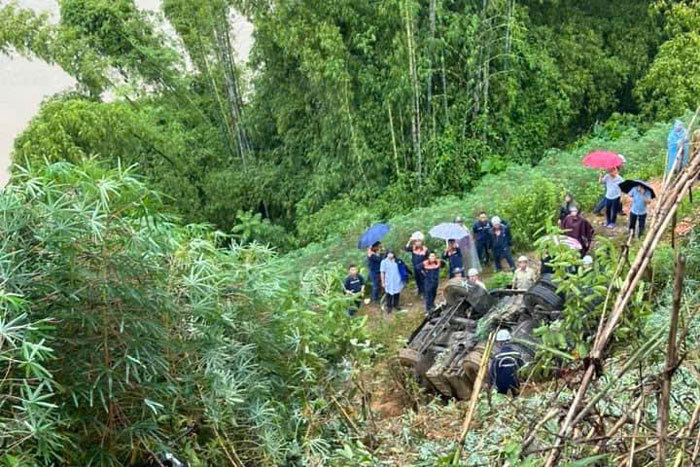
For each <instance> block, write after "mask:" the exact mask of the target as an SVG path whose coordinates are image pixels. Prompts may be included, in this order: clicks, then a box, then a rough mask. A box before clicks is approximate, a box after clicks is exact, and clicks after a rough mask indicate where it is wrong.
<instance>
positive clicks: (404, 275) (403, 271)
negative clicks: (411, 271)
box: [398, 261, 408, 282]
mask: <svg viewBox="0 0 700 467" xmlns="http://www.w3.org/2000/svg"><path fill="white" fill-rule="evenodd" d="M398 266H399V276H400V277H401V282H408V268H407V267H406V264H405V263H404V262H403V261H399V264H398Z"/></svg>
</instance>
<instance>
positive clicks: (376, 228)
mask: <svg viewBox="0 0 700 467" xmlns="http://www.w3.org/2000/svg"><path fill="white" fill-rule="evenodd" d="M388 233H389V224H374V225H373V226H372V227H370V228H369V229H367V232H365V233H364V234H362V236H361V237H360V240H358V242H357V248H359V249H360V250H364V249H365V248H369V247H371V246H372V245H374V244H375V243H377V242H378V241H379V240H381V239H382V237H384V235H386V234H388Z"/></svg>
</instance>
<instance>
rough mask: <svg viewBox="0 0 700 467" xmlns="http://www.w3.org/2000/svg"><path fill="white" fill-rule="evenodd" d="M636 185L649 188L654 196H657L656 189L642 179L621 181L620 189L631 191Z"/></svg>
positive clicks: (626, 191)
mask: <svg viewBox="0 0 700 467" xmlns="http://www.w3.org/2000/svg"><path fill="white" fill-rule="evenodd" d="M636 186H641V187H644V188H646V189H647V190H649V192H650V193H651V197H652V198H656V193H654V189H653V188H652V187H651V186H650V185H649V184H648V183H646V182H643V181H641V180H625V181H624V182H622V183H620V190H622V191H623V192H624V193H629V192H630V190H632V188H634V187H636Z"/></svg>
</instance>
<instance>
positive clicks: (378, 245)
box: [357, 223, 389, 303]
mask: <svg viewBox="0 0 700 467" xmlns="http://www.w3.org/2000/svg"><path fill="white" fill-rule="evenodd" d="M387 233H389V225H388V224H381V223H378V224H374V225H373V226H371V227H370V228H368V229H367V231H366V232H365V233H364V234H362V236H361V237H360V239H359V240H358V241H357V248H359V249H360V250H363V249H365V248H367V269H369V278H370V280H371V281H372V301H374V302H375V303H379V287H380V285H381V281H380V277H379V266H380V264H381V262H382V259H384V258H383V257H382V242H381V239H382V238H383V237H384V236H385V235H386V234H387Z"/></svg>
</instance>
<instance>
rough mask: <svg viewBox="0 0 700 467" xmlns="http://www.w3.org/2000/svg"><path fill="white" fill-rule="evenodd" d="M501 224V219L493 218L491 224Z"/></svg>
mask: <svg viewBox="0 0 700 467" xmlns="http://www.w3.org/2000/svg"><path fill="white" fill-rule="evenodd" d="M500 223H501V218H500V217H498V216H493V217H492V218H491V224H500Z"/></svg>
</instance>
